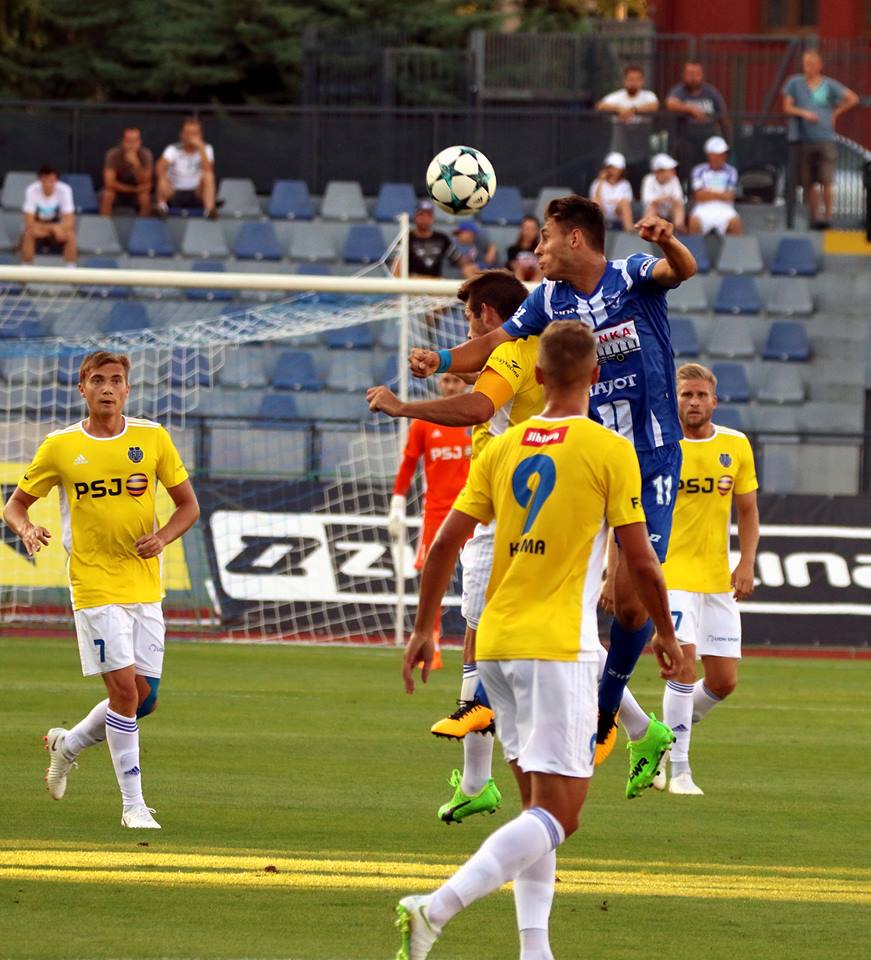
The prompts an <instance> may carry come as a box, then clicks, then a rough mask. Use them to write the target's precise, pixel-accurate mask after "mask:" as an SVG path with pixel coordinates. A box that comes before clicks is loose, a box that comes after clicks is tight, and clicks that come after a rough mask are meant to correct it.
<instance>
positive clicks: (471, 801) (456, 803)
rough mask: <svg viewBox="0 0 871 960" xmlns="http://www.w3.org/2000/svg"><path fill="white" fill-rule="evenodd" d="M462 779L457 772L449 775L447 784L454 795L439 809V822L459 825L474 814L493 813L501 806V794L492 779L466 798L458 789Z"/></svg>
mask: <svg viewBox="0 0 871 960" xmlns="http://www.w3.org/2000/svg"><path fill="white" fill-rule="evenodd" d="M462 779H463V777H462V775H461V773H460V771H459V770H454V771H453V773H451V778H450V780H448V783H449V784H450V785H451V786H452V787H453V788H454V795H453V796H452V797H451V799H450V800H449V801H448V802H447V803H443V804H442V805H441V806H440V807H439V812H438V818H439V820H444V822H445V823H459V822H460V821H461V820H465V819H466V817H471V816H472V814H474V813H495V812H496V811H497V810H498V809H499V808H500V807H501V806H502V794H501V793H500V792H499V788H498V787H497V786H496V784H495V783H494V781H493V778H492V777H491V778H490V779H489V780H488V781H487V782H486V784H484V787H483V788H482V789H481V790H480V791H479V792H478V793H476V794H475V795H474V796H471V797H467V796H466V794H465V793H463V791H462V789H461V788H460V783H461V782H462Z"/></svg>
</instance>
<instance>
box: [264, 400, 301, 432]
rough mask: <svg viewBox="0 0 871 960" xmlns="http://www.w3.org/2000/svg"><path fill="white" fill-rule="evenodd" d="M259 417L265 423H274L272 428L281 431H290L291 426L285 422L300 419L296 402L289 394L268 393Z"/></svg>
mask: <svg viewBox="0 0 871 960" xmlns="http://www.w3.org/2000/svg"><path fill="white" fill-rule="evenodd" d="M257 416H258V417H260V418H261V419H262V420H265V421H269V420H271V421H274V422H273V424H272V426H275V427H277V428H279V429H288V428H289V427H290V424H286V423H283V422H281V421H284V420H295V419H297V418H298V417H299V411H298V410H297V407H296V401H295V400H294V399H293V396H292V395H291V394H289V393H267V394H266V396H264V397H263V399H262V400H261V401H260V407H259V409H258V410H257Z"/></svg>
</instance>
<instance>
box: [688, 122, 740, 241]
mask: <svg viewBox="0 0 871 960" xmlns="http://www.w3.org/2000/svg"><path fill="white" fill-rule="evenodd" d="M705 153H706V154H707V157H708V162H707V163H700V164H698V165H697V166H695V167H693V172H692V176H691V177H690V183H691V185H692V191H693V212H692V215H691V216H690V233H701V234H707V233H710V232H711V231H712V230H715V231H716V232H717V233H719V234H720V236H723V235H724V234H727V233H730V234H740V233H742V227H741V218H740V217H739V216H738V214H737V212H736V211H735V195H736V194H737V192H738V171H737V170H736V169H735V168H734V167H733V166H732V165H731V164H728V163H726V158H727V157H728V155H729V145H728V144H727V143H726V141H725V140H724V139H723V138H722V137H708V139H707V140H706V141H705Z"/></svg>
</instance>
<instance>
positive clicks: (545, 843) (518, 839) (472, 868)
mask: <svg viewBox="0 0 871 960" xmlns="http://www.w3.org/2000/svg"><path fill="white" fill-rule="evenodd" d="M565 838H566V835H565V831H564V830H563V828H562V825H561V824H560V823H559V821H558V820H557V819H556V818H555V817H553V816H552V815H551V814H549V813H548V812H547V810H544V809H542V808H541V807H532V808H531V809H529V810H524V812H523V813H521V814H520V816H519V817H516V818H515V819H514V820H511V821H510V822H509V823H506V824H505V826H504V827H500V828H499V829H498V830H497V831H496V832H495V833H492V834H490V836H489V837H487V839H486V840H485V841H484V842H483V843H482V844H481V846H480V847H479V848H478V851H477V852H476V853H475V854H474V855H473V856H472V857H471V859H469V860H467V861H466V863H464V864H463V866H462V867H460V869H459V870H457V872H456V873H455V874H454V875H453V876H452V877H451V878H450V879H449V880H448V881H447V882H446V883H444V884H443V885H442V886H441V887H439V888H438V890H436V892H435V893H434V894H433V896H432V900H431V901H430V904H429V908H428V910H427V913H428V916H429V918H430V920H431V921H432V922H433V923H434V924H435V925H436V926H437V927H439V928H441V927H443V926H444V925H445V924H446V923H447V922H448V921H449V920H450V919H451V918H452V917H454V916H456V914H458V913H459V912H460V910H462V909H463V908H464V907H468V906H469V904H471V903H474V902H475V901H476V900H480V899H481V897H486V896H487V894H488V893H492V892H493V891H494V890H498V889H499V887H501V886H502V885H503V884H504V883H507V882H508V881H509V880H513V879H514V878H515V877H516V876H517V875H518V874H520V873H522V872H523V871H524V870H526V868H527V867H528V866H530V864H533V863H535V861H536V860H540V859H541V858H542V857H543V856H544V855H545V854H546V853H549V852H550V851H551V850H555V849H556V848H557V847H558V846H559V845H560V844H561V843H562V842H563V840H565Z"/></svg>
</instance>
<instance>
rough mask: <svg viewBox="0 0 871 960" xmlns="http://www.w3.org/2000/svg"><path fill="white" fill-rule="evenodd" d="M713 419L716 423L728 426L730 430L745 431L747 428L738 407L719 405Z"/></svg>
mask: <svg viewBox="0 0 871 960" xmlns="http://www.w3.org/2000/svg"><path fill="white" fill-rule="evenodd" d="M712 419H713V422H714V423H715V424H716V425H718V426H720V427H728V428H729V429H730V430H740V431H741V432H742V433H743V431H744V430H745V429H746V428H745V426H744V418H743V417H742V416H741V411H740V409H739V408H738V407H717V409H716V410H715V411H714V416H713V418H712Z"/></svg>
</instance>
